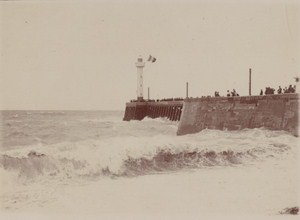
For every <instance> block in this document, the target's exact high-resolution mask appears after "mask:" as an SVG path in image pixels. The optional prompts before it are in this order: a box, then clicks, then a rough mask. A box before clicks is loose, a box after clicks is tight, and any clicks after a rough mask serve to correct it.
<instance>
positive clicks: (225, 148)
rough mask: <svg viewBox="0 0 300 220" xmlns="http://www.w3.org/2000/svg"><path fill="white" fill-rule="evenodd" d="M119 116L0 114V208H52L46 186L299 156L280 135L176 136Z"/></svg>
mask: <svg viewBox="0 0 300 220" xmlns="http://www.w3.org/2000/svg"><path fill="white" fill-rule="evenodd" d="M122 117H123V112H121V111H120V112H118V111H2V112H1V124H0V125H1V127H0V132H1V133H0V134H1V136H0V138H1V141H0V143H1V152H0V176H1V178H2V180H3V181H2V183H3V186H4V187H5V190H2V192H1V193H2V194H1V200H2V209H5V210H18V209H22V207H28V206H30V205H36V204H39V206H47V204H51V203H53V202H55V201H56V200H58V198H59V196H60V195H58V194H56V193H55V192H54V193H51V194H47V193H46V192H45V191H47V189H46V188H47V187H48V186H49V185H51V186H54V185H56V186H59V185H64V186H66V185H67V186H70V187H72V186H74V184H75V183H76V184H78V183H80V184H89V183H95V182H99V183H101V181H104V179H107V180H108V179H110V178H112V180H111V181H118V179H120V180H121V179H123V178H131V177H136V178H140V177H141V176H145V175H156V174H159V173H163V174H164V175H171V174H174V173H178V174H180V173H182V172H186V171H187V170H201V169H207V168H209V169H212V170H213V169H218V168H226V167H237V168H239V169H240V168H243V167H251V166H253V167H257V165H258V164H264V163H271V164H278V163H279V164H280V163H285V162H284V161H286V160H290V159H287V158H293V157H294V156H295V155H296V154H297V143H298V139H297V138H296V137H294V136H292V135H290V134H289V133H287V132H284V131H269V130H265V129H245V130H242V131H218V130H204V131H202V132H199V133H197V134H190V135H184V136H176V131H177V125H178V122H171V121H168V120H166V119H149V118H146V119H144V120H143V121H142V122H139V121H130V122H124V121H122ZM160 178H163V176H161V177H160ZM33 185H34V186H35V188H34V189H33V188H32V186H33ZM46 186H47V187H46ZM43 187H45V189H44V191H43V190H42V189H40V188H43ZM83 188H84V186H83ZM37 189H38V190H42V191H43V193H40V194H39V193H37ZM16 191H17V192H19V193H20V194H19V196H16V193H15V192H16ZM37 195H38V196H37ZM282 208H285V207H282Z"/></svg>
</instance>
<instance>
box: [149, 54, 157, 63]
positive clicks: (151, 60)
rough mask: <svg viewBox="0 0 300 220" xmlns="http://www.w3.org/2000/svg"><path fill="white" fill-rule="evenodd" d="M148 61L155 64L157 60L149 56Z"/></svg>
mask: <svg viewBox="0 0 300 220" xmlns="http://www.w3.org/2000/svg"><path fill="white" fill-rule="evenodd" d="M148 61H149V62H152V63H154V62H155V61H156V58H155V57H153V56H151V55H149V58H148Z"/></svg>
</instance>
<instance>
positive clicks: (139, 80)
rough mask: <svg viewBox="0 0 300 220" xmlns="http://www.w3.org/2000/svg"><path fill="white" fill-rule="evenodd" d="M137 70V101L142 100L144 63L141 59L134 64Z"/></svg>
mask: <svg viewBox="0 0 300 220" xmlns="http://www.w3.org/2000/svg"><path fill="white" fill-rule="evenodd" d="M135 65H136V68H137V91H136V92H137V100H138V101H142V100H143V68H144V67H145V63H144V62H143V58H141V57H139V58H138V59H137V62H136V63H135Z"/></svg>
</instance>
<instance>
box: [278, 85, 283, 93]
mask: <svg viewBox="0 0 300 220" xmlns="http://www.w3.org/2000/svg"><path fill="white" fill-rule="evenodd" d="M277 93H278V94H281V93H282V88H281V86H279V88H278V89H277Z"/></svg>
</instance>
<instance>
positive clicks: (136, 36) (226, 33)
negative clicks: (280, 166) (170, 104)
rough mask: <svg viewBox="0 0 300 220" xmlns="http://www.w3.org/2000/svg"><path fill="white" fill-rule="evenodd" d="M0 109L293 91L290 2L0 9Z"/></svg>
mask: <svg viewBox="0 0 300 220" xmlns="http://www.w3.org/2000/svg"><path fill="white" fill-rule="evenodd" d="M0 4H1V11H0V16H1V23H0V25H1V26H0V32H1V33H0V37H1V43H0V46H1V48H0V51H1V60H0V61H1V63H0V71H1V73H0V74H1V75H0V80H1V88H0V92H1V109H32V110H39V109H43V110H44V109H49V110H50V109H51V110H55V109H59V110H61V109H63V110H68V109H70V110H71V109H72V110H85V109H86V110H110V109H111V110H123V109H124V107H125V102H126V101H129V100H130V99H134V98H136V67H135V62H136V59H137V58H138V56H139V55H141V56H142V57H143V58H144V59H147V58H148V55H149V54H151V55H153V56H155V57H156V58H157V61H156V62H155V63H149V62H147V63H146V67H145V68H144V97H147V87H150V96H151V98H155V99H156V98H165V97H166V98H167V97H184V96H185V83H186V82H189V85H190V93H189V94H190V96H193V97H197V96H199V97H201V96H203V95H213V93H214V91H216V90H217V91H219V92H220V94H221V95H225V94H226V90H227V89H230V90H232V89H233V88H235V89H236V90H237V92H238V93H239V94H240V95H247V94H248V71H249V68H250V67H251V68H252V94H258V93H259V91H260V89H261V88H264V87H266V86H271V87H275V88H277V87H278V85H281V86H287V85H289V84H294V79H293V77H295V76H296V75H299V73H300V61H299V60H300V59H299V51H300V46H299V28H298V27H299V25H300V24H299V8H300V6H299V3H296V1H274V0H272V1H242V0H239V1H225V0H224V1H212V0H207V1H206V0H202V1H200V0H197V1H196V0H194V1H183V0H182V1H178V0H177V1H176V0H175V1H167V0H160V1H153V0H149V1H146V0H142V1H138V0H131V1H129V0H126V1H89V2H87V1H76V2H73V1H72V2H71V1H69V2H66V1H55V2H43V1H37V2H29V1H23V2H22V1H15V2H1V3H0Z"/></svg>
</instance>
